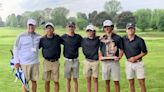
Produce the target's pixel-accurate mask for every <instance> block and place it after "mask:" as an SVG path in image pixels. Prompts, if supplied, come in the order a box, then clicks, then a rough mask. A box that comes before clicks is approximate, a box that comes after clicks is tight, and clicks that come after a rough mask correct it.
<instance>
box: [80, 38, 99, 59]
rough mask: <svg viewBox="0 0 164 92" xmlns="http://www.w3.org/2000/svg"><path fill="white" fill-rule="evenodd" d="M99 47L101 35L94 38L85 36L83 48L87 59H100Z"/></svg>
mask: <svg viewBox="0 0 164 92" xmlns="http://www.w3.org/2000/svg"><path fill="white" fill-rule="evenodd" d="M99 47H100V40H99V37H95V38H93V39H89V38H83V40H82V50H83V53H84V55H85V58H87V59H92V60H98V51H99Z"/></svg>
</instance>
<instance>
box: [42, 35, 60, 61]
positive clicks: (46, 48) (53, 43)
mask: <svg viewBox="0 0 164 92" xmlns="http://www.w3.org/2000/svg"><path fill="white" fill-rule="evenodd" d="M61 44H62V38H61V37H60V36H59V35H53V37H52V38H47V36H43V37H42V38H41V40H40V45H39V48H42V55H43V57H44V58H45V59H59V58H60V53H61V46H60V45H61Z"/></svg>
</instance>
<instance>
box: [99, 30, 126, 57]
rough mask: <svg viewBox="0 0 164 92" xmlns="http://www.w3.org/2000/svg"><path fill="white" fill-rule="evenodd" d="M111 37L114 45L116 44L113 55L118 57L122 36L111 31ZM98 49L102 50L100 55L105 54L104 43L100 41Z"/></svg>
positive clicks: (121, 47) (121, 45) (121, 46)
mask: <svg viewBox="0 0 164 92" xmlns="http://www.w3.org/2000/svg"><path fill="white" fill-rule="evenodd" d="M111 39H112V40H113V42H114V43H115V46H117V51H116V53H115V56H117V57H118V56H119V49H122V50H123V43H122V38H121V36H119V35H117V34H115V33H112V35H111ZM100 50H101V52H102V55H103V56H106V53H105V52H106V45H105V43H103V42H100Z"/></svg>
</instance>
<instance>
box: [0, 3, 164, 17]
mask: <svg viewBox="0 0 164 92" xmlns="http://www.w3.org/2000/svg"><path fill="white" fill-rule="evenodd" d="M106 1H108V0H0V16H1V17H2V18H3V20H5V18H6V17H7V16H8V15H9V14H11V13H15V14H21V13H23V12H24V11H34V10H38V9H40V10H43V9H45V8H48V7H49V8H55V7H59V6H62V7H66V8H68V9H69V10H70V16H75V14H76V12H84V13H89V12H92V11H93V10H97V11H103V10H104V3H105V2H106ZM119 1H120V2H121V5H122V8H123V9H122V11H126V10H129V11H135V10H137V9H141V8H150V9H164V0H119Z"/></svg>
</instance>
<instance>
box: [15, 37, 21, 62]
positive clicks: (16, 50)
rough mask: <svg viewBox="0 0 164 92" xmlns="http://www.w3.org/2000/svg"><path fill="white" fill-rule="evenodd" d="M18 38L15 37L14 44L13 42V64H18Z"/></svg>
mask: <svg viewBox="0 0 164 92" xmlns="http://www.w3.org/2000/svg"><path fill="white" fill-rule="evenodd" d="M20 48H21V47H20V36H18V37H17V39H16V42H15V45H14V52H13V55H14V63H15V64H16V63H19V57H18V54H19V50H20Z"/></svg>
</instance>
